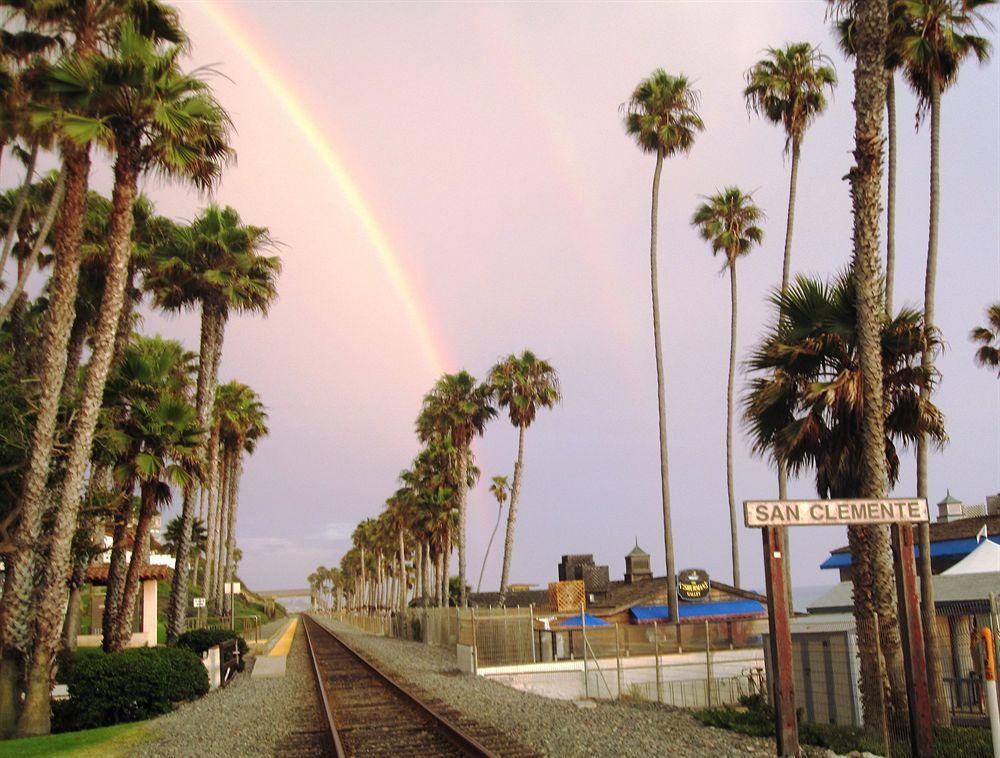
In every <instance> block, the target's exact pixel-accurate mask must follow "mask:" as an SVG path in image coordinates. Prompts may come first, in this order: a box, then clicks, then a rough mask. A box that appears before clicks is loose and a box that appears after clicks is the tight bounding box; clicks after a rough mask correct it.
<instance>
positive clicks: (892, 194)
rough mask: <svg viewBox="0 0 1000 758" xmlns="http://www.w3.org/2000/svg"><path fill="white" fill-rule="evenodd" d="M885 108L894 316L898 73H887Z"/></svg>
mask: <svg viewBox="0 0 1000 758" xmlns="http://www.w3.org/2000/svg"><path fill="white" fill-rule="evenodd" d="M885 109H886V121H887V122H888V124H887V132H888V138H889V139H888V146H889V156H888V162H887V164H886V172H887V173H886V197H885V312H886V313H887V314H889V316H890V317H891V316H892V294H893V280H894V279H895V276H896V75H895V73H893V72H892V71H887V72H886V75H885Z"/></svg>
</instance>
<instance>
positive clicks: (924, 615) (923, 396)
mask: <svg viewBox="0 0 1000 758" xmlns="http://www.w3.org/2000/svg"><path fill="white" fill-rule="evenodd" d="M930 100H931V166H930V185H931V188H930V189H931V191H930V213H929V217H930V221H929V224H928V231H927V273H926V276H925V278H924V333H925V335H926V337H925V339H924V348H923V351H922V352H921V356H920V365H921V366H922V367H923V368H924V369H926V370H928V371H933V369H934V356H933V354H932V353H931V351H930V347H929V345H930V336H931V333H932V332H933V330H934V293H935V288H936V283H937V258H938V216H939V212H940V207H941V164H940V143H941V86H940V84H939V83H938V80H937V79H936V78H934V77H932V78H931V97H930ZM930 399H931V388H930V386H929V385H928V384H926V383H925V384H924V385H923V386H922V387H921V388H920V402H921V404H924V403H929V402H930ZM928 447H929V440H928V438H927V432H923V433H922V434H921V435H920V437H919V438H918V440H917V497H922V498H925V499H926V498H928V497H929V487H928V486H927V453H928ZM918 540H919V543H920V561H919V565H918V569H919V573H920V620H921V624H922V626H923V632H924V649H925V651H926V655H925V658H926V662H927V686H928V689H929V691H930V692H929V694H930V698H931V708H932V711H933V716H934V723H935V725H937V726H948V725H950V724H951V714H950V713H949V711H948V702H947V700H946V698H945V691H944V674H943V672H942V669H941V659H940V657H939V652H938V645H937V624H936V616H937V611H936V607H935V604H934V579H933V576H932V575H933V573H934V572H933V570H932V568H931V529H930V524H928V523H923V524H920V526H919V528H918Z"/></svg>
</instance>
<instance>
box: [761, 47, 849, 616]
mask: <svg viewBox="0 0 1000 758" xmlns="http://www.w3.org/2000/svg"><path fill="white" fill-rule="evenodd" d="M836 83H837V74H836V72H835V71H834V69H833V65H832V63H831V62H830V59H829V58H828V57H827V56H826V55H824V54H823V53H822V52H821V51H820V49H819V48H818V47H816V46H814V45H812V44H810V43H808V42H795V43H791V44H788V45H786V46H785V47H783V48H774V47H772V48H769V49H768V50H767V55H766V57H764V58H763V59H762V60H759V61H758V62H757V63H755V64H754V65H753V66H752V67H751V68H750V69H749V70H748V71H747V72H746V87H745V88H744V90H743V97H744V98H745V99H746V103H747V108H748V110H750V111H752V112H754V113H756V114H757V115H759V116H762V117H763V118H765V119H766V120H768V121H770V122H771V123H772V124H778V125H780V126H781V127H782V128H783V129H784V130H785V154H786V155H787V154H788V153H789V152H790V153H791V155H792V165H791V170H790V172H789V178H788V215H787V220H786V222H785V249H784V254H783V256H782V260H781V287H782V289H785V288H787V287H788V278H789V276H790V275H791V270H792V232H793V229H794V225H795V195H796V192H797V191H798V183H799V157H800V154H801V150H802V140H803V139H804V137H805V133H806V130H807V129H808V128H809V126H810V125H811V124H812V123H813V121H815V120H816V118H817V117H818V116H819V115H820V114H821V113H822V112H823V111H824V110H826V104H827V100H826V96H827V92H828V91H829V92H831V93H832V92H833V88H834V87H835V86H836ZM787 497H788V473H787V472H786V471H785V470H784V469H783V468H782V467H781V466H780V464H779V466H778V498H779V499H780V500H785V499H786V498H787ZM778 539H779V541H780V544H781V547H782V552H783V554H784V556H785V561H784V564H783V565H784V573H785V587H787V588H788V592H789V596H788V602H789V605H791V604H792V596H791V591H792V577H791V560H790V555H791V551H790V550H789V534H788V529H780V530H779V532H778Z"/></svg>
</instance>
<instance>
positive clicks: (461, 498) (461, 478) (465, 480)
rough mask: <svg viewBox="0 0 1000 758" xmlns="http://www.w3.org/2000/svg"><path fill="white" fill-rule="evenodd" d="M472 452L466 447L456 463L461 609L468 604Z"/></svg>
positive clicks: (459, 600) (459, 598)
mask: <svg viewBox="0 0 1000 758" xmlns="http://www.w3.org/2000/svg"><path fill="white" fill-rule="evenodd" d="M471 455H472V451H471V450H470V449H469V448H468V447H467V446H466V447H464V448H462V450H461V452H460V454H459V458H458V460H459V463H458V602H459V605H460V606H461V607H462V608H465V607H467V606H468V604H469V599H468V598H467V597H466V595H465V548H466V534H465V524H466V511H467V509H468V501H469V457H470V456H471Z"/></svg>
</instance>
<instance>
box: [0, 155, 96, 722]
mask: <svg viewBox="0 0 1000 758" xmlns="http://www.w3.org/2000/svg"><path fill="white" fill-rule="evenodd" d="M63 155H64V159H63V172H64V173H65V175H66V187H67V190H66V197H65V199H64V201H63V203H62V206H61V212H60V220H59V231H58V234H57V239H56V245H55V259H56V263H55V270H54V272H53V274H52V277H51V278H50V279H49V304H48V308H47V310H46V316H45V323H44V326H43V330H44V331H43V333H44V336H43V341H42V350H41V353H42V366H41V371H40V372H39V394H38V398H37V400H36V404H35V405H36V408H37V411H36V416H35V425H34V428H33V430H32V439H31V448H30V453H29V456H28V465H27V466H26V468H25V473H24V478H23V480H22V490H21V497H20V502H19V507H20V512H21V515H20V520H19V522H18V528H17V531H16V532H15V533H14V545H15V556H14V558H13V559H12V561H11V569H12V577H11V585H10V591H9V592H5V593H4V595H3V598H2V599H0V680H4V681H5V680H6V679H7V672H6V671H4V669H5V668H6V667H8V666H13V667H14V669H15V670H16V671H19V670H20V661H21V659H22V656H23V655H24V654H26V653H27V652H28V645H29V640H30V639H31V613H32V611H33V610H35V609H36V608H37V607H38V606H37V604H36V602H35V597H34V596H33V593H34V590H35V581H36V570H37V567H38V561H39V560H40V559H41V555H40V552H41V551H39V550H38V546H39V544H41V539H40V538H41V525H42V514H43V512H44V511H45V510H46V508H47V506H48V502H47V500H46V498H45V487H46V484H47V482H48V476H49V467H50V463H51V458H52V451H53V443H54V439H55V430H56V420H57V415H58V411H59V398H60V395H61V392H62V380H63V375H64V373H65V370H66V345H67V343H68V341H69V333H70V330H71V329H72V327H73V315H74V304H75V302H76V289H77V281H78V279H79V274H80V239H81V234H82V231H83V217H84V208H85V204H86V196H87V180H88V174H89V172H90V151H89V148H87V147H83V148H81V147H76V146H74V145H70V144H67V145H65V146H64V148H63ZM62 582H63V586H64V587H65V575H64V576H63V580H62ZM59 610H60V612H61V609H59ZM56 638H57V639H58V635H56ZM14 676H16V674H15V675H14ZM7 694H8V693H7V691H6V689H0V698H3V699H2V700H0V735H7V734H10V731H11V729H12V727H13V723H14V720H15V718H16V714H17V709H18V702H16V701H15V702H7V701H6V695H7ZM44 705H45V709H46V714H47V708H48V700H47V699H46V700H45V703H44ZM34 708H35V711H36V712H37V711H39V710H41V709H40V707H39V705H38V704H37V703H36V704H35V705H34ZM22 715H23V714H22ZM40 723H41V724H42V725H43V726H44V727H45V728H46V730H47V727H48V718H47V715H46V717H45V718H44V719H42V720H41V721H40Z"/></svg>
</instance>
